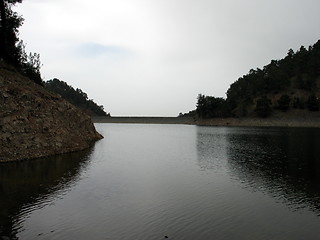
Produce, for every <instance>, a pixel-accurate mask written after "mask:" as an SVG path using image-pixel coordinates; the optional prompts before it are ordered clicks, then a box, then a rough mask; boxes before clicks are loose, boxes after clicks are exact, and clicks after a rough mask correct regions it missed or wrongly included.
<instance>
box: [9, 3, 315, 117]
mask: <svg viewBox="0 0 320 240" xmlns="http://www.w3.org/2000/svg"><path fill="white" fill-rule="evenodd" d="M15 10H16V11H17V12H18V13H19V14H21V15H22V16H23V17H24V19H25V21H24V24H23V26H22V27H21V28H20V38H21V39H22V40H23V41H24V42H25V43H26V50H27V51H28V52H37V53H40V56H41V62H42V64H43V66H42V68H41V73H42V77H43V78H44V80H50V79H53V78H58V79H60V80H62V81H65V82H67V83H68V84H69V85H71V86H73V87H74V88H80V89H82V90H83V91H84V92H86V93H87V94H88V96H89V98H90V99H93V100H94V101H95V102H96V103H97V104H98V105H103V106H104V108H105V110H106V111H107V112H110V113H111V115H112V116H177V115H178V114H179V113H180V112H183V113H184V112H188V111H190V110H193V109H195V107H196V101H197V96H198V94H200V93H201V94H205V95H210V96H215V97H224V98H225V97H226V94H225V93H226V91H227V90H228V88H229V86H230V84H232V83H233V82H235V81H236V80H237V79H238V78H239V77H242V76H243V75H245V74H247V73H248V72H249V70H250V69H256V68H262V67H263V66H265V65H267V64H268V63H270V61H271V60H272V59H281V58H283V57H285V56H286V54H287V52H288V50H289V49H290V48H292V49H293V50H294V51H297V50H298V49H299V48H300V46H302V45H303V46H305V47H308V46H310V45H313V44H315V43H316V42H317V41H318V40H319V39H320V31H319V23H320V14H319V10H320V1H319V0H268V1H265V0H90V1H88V0H24V1H23V2H22V3H21V4H17V5H16V7H15Z"/></svg>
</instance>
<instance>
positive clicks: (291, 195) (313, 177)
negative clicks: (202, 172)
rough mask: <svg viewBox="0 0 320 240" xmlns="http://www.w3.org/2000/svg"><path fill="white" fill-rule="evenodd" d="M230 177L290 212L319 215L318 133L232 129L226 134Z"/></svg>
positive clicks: (301, 130) (290, 130)
mask: <svg viewBox="0 0 320 240" xmlns="http://www.w3.org/2000/svg"><path fill="white" fill-rule="evenodd" d="M227 142H228V144H227V157H228V165H229V169H230V171H231V174H232V175H233V176H234V177H236V179H238V180H240V181H241V182H243V183H244V184H245V186H247V187H249V188H250V189H251V190H253V191H262V192H265V193H267V194H269V195H272V196H273V197H275V198H276V199H278V200H280V201H282V202H286V203H287V204H288V205H289V206H290V207H291V208H293V209H298V208H303V207H308V208H311V209H312V210H313V211H315V212H316V213H317V214H318V215H320V181H319V180H320V130H319V129H299V128H287V129H283V128H281V129H280V128H270V129H265V128H264V129H263V128H262V129H258V128H234V129H230V130H229V132H228V134H227Z"/></svg>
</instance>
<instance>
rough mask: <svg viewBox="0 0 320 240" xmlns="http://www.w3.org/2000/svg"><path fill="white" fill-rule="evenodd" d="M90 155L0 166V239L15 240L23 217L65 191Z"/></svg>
mask: <svg viewBox="0 0 320 240" xmlns="http://www.w3.org/2000/svg"><path fill="white" fill-rule="evenodd" d="M90 153H91V149H89V150H85V151H81V152H77V153H71V154H63V155H59V156H54V157H50V158H44V159H37V160H31V161H25V162H17V163H10V164H2V165H0V239H1V236H6V238H9V239H16V234H17V232H18V231H19V227H21V226H20V219H21V218H23V215H27V214H28V211H29V212H30V211H32V210H33V209H37V208H41V207H43V206H45V205H46V204H48V203H49V202H50V200H52V199H54V198H55V197H58V196H59V195H60V196H61V195H62V194H63V193H64V192H65V191H68V189H70V187H72V185H73V184H75V183H76V182H77V181H78V180H79V177H80V174H81V173H82V171H84V169H85V168H86V167H87V165H88V162H89V155H90Z"/></svg>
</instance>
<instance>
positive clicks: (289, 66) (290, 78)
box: [196, 41, 320, 118]
mask: <svg viewBox="0 0 320 240" xmlns="http://www.w3.org/2000/svg"><path fill="white" fill-rule="evenodd" d="M319 97H320V41H318V42H317V43H316V44H314V45H313V46H310V47H309V48H308V49H306V48H305V47H303V46H302V47H301V48H300V49H299V50H298V51H297V52H294V51H293V50H292V49H290V50H289V51H288V54H287V56H286V57H285V58H283V59H281V60H272V61H271V62H270V64H268V65H266V66H264V67H263V68H262V69H260V68H258V69H255V70H254V69H251V70H250V71H249V73H248V74H246V75H244V76H243V77H240V78H239V79H238V80H237V81H235V82H234V83H232V84H231V85H230V87H229V89H228V90H227V98H226V99H223V98H216V97H211V96H205V95H201V94H199V96H198V99H197V109H196V111H197V114H198V116H199V117H202V118H211V117H229V116H236V117H243V116H255V115H257V116H260V117H267V116H269V115H271V114H272V113H273V112H276V111H282V112H290V110H292V109H300V110H305V111H319V107H320V98H319Z"/></svg>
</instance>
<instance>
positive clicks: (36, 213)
mask: <svg viewBox="0 0 320 240" xmlns="http://www.w3.org/2000/svg"><path fill="white" fill-rule="evenodd" d="M96 127H97V129H98V131H99V132H101V133H103V135H104V136H105V138H104V139H103V140H101V141H99V142H97V144H96V145H95V147H94V151H92V153H91V152H90V151H88V152H82V153H75V154H71V155H62V156H59V157H55V158H52V159H42V160H35V161H28V162H21V163H14V164H7V165H0V239H1V237H2V236H6V238H5V239H17V238H18V237H19V239H26V240H28V239H32V240H33V239H59V240H60V239H78V240H82V239H85V240H86V239H91V240H100V239H112V240H113V239H139V240H144V239H145V240H150V239H155V240H157V239H163V238H164V236H169V239H215V240H219V239H221V240H225V239H237V240H238V239H255V240H267V239H268V240H269V239H288V240H289V239H290V240H292V239H297V240H298V239H317V237H318V233H319V228H320V221H319V218H320V207H319V206H320V200H319V199H320V186H319V183H320V181H319V180H320V179H319V176H320V175H319V174H320V169H319V168H320V167H319V161H320V159H319V156H320V152H319V151H320V150H319V148H318V146H320V139H319V138H320V132H319V131H320V130H318V129H281V128H225V127H196V126H184V125H140V124H137V125H128V124H97V126H96ZM8 237H9V238H8ZM1 240H2V239H1Z"/></svg>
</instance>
